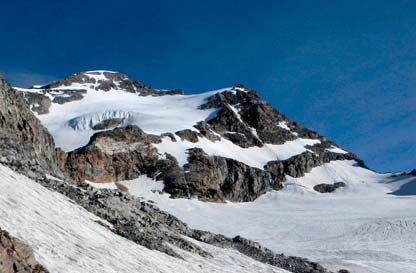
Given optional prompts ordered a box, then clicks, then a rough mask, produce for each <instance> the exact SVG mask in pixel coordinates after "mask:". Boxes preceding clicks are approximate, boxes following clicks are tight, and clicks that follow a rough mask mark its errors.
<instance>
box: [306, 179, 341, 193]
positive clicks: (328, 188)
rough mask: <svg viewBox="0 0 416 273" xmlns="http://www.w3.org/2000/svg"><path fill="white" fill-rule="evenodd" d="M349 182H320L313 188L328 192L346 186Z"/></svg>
mask: <svg viewBox="0 0 416 273" xmlns="http://www.w3.org/2000/svg"><path fill="white" fill-rule="evenodd" d="M346 186H347V184H345V183H344V182H335V183H334V184H326V183H322V184H318V185H315V186H314V187H313V189H314V190H315V191H317V192H320V193H328V192H334V191H335V190H336V189H338V188H343V187H346Z"/></svg>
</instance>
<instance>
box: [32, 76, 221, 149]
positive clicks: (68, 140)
mask: <svg viewBox="0 0 416 273" xmlns="http://www.w3.org/2000/svg"><path fill="white" fill-rule="evenodd" d="M75 85H76V84H75ZM79 85H81V84H79ZM81 86H82V88H83V89H85V88H86V87H85V86H84V85H81ZM75 87H76V88H78V87H79V86H78V87H77V86H75ZM65 88H67V89H73V88H74V86H73V85H72V86H67V87H65ZM60 89H61V87H60ZM222 91H225V90H217V91H211V92H207V93H204V94H198V95H187V96H185V95H175V96H160V97H153V96H144V97H143V96H138V95H137V94H133V93H128V92H124V91H120V90H111V91H108V92H102V91H96V90H93V89H88V90H87V94H85V95H84V98H83V99H82V100H80V101H73V102H68V103H65V104H55V103H53V104H52V106H51V107H50V109H49V112H50V113H49V114H45V115H37V117H38V118H39V119H40V120H41V122H42V124H43V125H44V126H45V127H46V128H47V129H48V130H49V132H50V133H51V134H52V136H53V137H54V140H55V143H56V145H57V147H61V148H62V149H63V150H65V151H70V150H74V149H76V148H79V147H81V146H84V145H85V144H87V143H88V141H89V139H90V137H91V136H92V135H93V134H94V133H96V132H97V131H94V130H92V129H90V127H91V124H94V123H97V122H99V121H101V120H102V119H103V118H107V117H108V118H113V117H118V116H119V115H118V114H114V115H113V116H112V115H111V113H120V114H121V113H124V114H123V115H128V116H129V119H130V121H129V122H130V123H131V124H134V125H137V126H139V127H140V128H141V129H143V130H144V131H145V132H147V133H150V134H158V135H159V134H162V133H166V132H172V133H174V132H176V131H178V130H183V129H191V128H193V125H195V124H196V123H197V122H198V121H201V120H206V119H207V118H209V117H210V116H211V115H214V114H215V112H216V111H217V109H207V110H200V109H198V106H199V105H201V104H203V103H205V100H206V99H207V98H208V97H210V96H212V95H213V94H215V93H217V92H222ZM178 109H180V111H178ZM70 120H74V121H76V122H75V123H76V124H79V126H76V127H77V128H80V129H82V130H74V129H73V128H72V127H71V126H69V121H70Z"/></svg>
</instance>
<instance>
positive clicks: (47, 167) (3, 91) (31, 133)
mask: <svg viewBox="0 0 416 273" xmlns="http://www.w3.org/2000/svg"><path fill="white" fill-rule="evenodd" d="M0 163H2V164H6V165H9V166H17V167H18V168H20V169H22V170H23V169H24V170H25V172H26V173H27V175H29V176H30V175H31V174H33V172H40V171H46V172H48V173H50V174H54V175H58V176H59V175H60V171H59V169H58V168H57V163H56V157H55V148H54V141H53V138H52V137H51V135H50V134H49V133H48V131H47V130H46V129H45V128H44V127H43V126H42V124H41V123H40V121H39V120H38V119H37V118H36V117H35V116H34V115H33V113H32V112H31V111H30V109H29V106H28V103H27V102H26V100H25V99H24V98H23V96H22V94H21V93H19V92H16V91H15V90H14V89H12V88H11V87H10V85H9V84H8V83H7V82H6V81H5V80H4V79H3V78H2V77H1V76H0Z"/></svg>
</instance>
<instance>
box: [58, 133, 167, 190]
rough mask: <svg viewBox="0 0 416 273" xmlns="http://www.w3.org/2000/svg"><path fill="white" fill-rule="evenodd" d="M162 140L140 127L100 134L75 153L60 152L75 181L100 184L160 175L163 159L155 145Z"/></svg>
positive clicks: (60, 162) (60, 163) (63, 167)
mask: <svg viewBox="0 0 416 273" xmlns="http://www.w3.org/2000/svg"><path fill="white" fill-rule="evenodd" d="M159 142H160V137H158V136H153V135H148V134H146V133H144V132H143V131H142V130H141V129H140V128H138V127H137V126H131V125H130V126H127V127H124V128H116V129H114V130H111V131H105V132H101V133H96V134H95V135H93V136H92V137H91V140H90V142H89V143H88V144H87V145H86V146H84V147H82V148H80V149H78V150H75V151H72V152H69V153H65V152H63V151H61V150H59V149H58V150H57V156H58V159H59V165H60V168H61V170H62V171H63V172H64V173H65V174H66V175H67V176H68V177H71V178H72V179H74V180H76V181H81V180H83V179H87V180H90V181H97V182H110V181H120V180H129V179H134V178H136V177H138V176H139V175H141V174H149V175H151V174H152V173H151V172H153V173H156V171H157V168H158V164H157V163H158V161H159V155H158V153H157V149H156V148H155V147H153V146H152V145H151V144H152V143H159Z"/></svg>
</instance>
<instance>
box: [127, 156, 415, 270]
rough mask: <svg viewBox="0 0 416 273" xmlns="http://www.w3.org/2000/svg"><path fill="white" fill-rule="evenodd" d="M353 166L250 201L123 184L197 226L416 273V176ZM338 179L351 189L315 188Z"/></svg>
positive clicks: (333, 261)
mask: <svg viewBox="0 0 416 273" xmlns="http://www.w3.org/2000/svg"><path fill="white" fill-rule="evenodd" d="M354 164H355V162H354V161H333V162H330V163H327V164H324V165H322V166H319V167H316V168H314V169H313V170H312V171H311V172H310V173H307V174H306V175H305V176H304V177H301V178H293V177H290V176H287V182H286V186H285V188H284V189H283V190H282V191H278V192H269V193H267V194H265V195H263V196H261V197H260V198H258V199H257V200H255V201H254V202H249V203H227V204H218V203H207V202H201V201H198V200H189V199H171V198H169V195H167V194H158V193H157V192H158V189H159V188H160V182H156V183H154V184H152V183H151V181H149V179H148V178H145V177H140V178H139V179H137V180H132V181H124V182H121V184H122V185H124V186H126V187H127V188H128V189H129V191H130V193H132V194H135V195H138V196H142V197H145V198H147V199H150V200H153V201H154V202H156V204H157V206H158V207H159V208H161V209H163V210H165V211H168V212H170V213H172V214H173V215H175V216H177V217H178V218H180V219H181V220H183V221H185V222H186V223H188V224H189V225H190V226H191V227H192V228H197V229H205V230H210V231H212V232H217V233H222V234H225V235H228V236H235V235H242V236H244V237H247V238H250V239H252V240H255V241H258V242H260V243H261V244H263V245H264V246H266V247H268V248H270V249H272V250H274V251H275V252H277V253H281V252H283V253H285V254H288V255H296V256H301V257H306V258H309V259H310V260H313V261H317V262H319V263H321V264H322V265H324V266H326V267H328V268H330V269H332V270H334V271H337V270H339V269H340V268H347V269H349V270H351V272H357V273H396V272H402V273H414V272H416V258H415V257H416V248H415V245H416V236H415V233H416V211H415V210H414V208H415V206H416V196H414V195H415V194H416V190H415V189H416V186H415V185H416V178H415V177H411V176H400V177H394V176H393V175H392V174H377V173H374V172H372V171H370V170H367V169H363V168H360V167H356V166H354ZM339 181H344V182H346V183H347V187H346V188H342V189H338V190H337V191H336V192H334V193H327V194H320V193H317V192H315V191H313V189H312V188H313V186H314V185H316V184H319V183H333V182H339Z"/></svg>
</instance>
